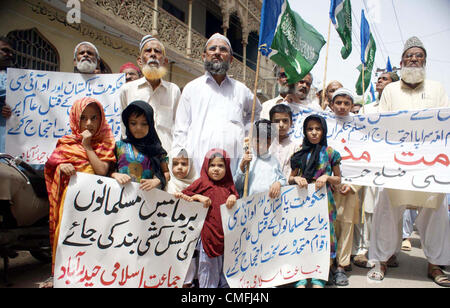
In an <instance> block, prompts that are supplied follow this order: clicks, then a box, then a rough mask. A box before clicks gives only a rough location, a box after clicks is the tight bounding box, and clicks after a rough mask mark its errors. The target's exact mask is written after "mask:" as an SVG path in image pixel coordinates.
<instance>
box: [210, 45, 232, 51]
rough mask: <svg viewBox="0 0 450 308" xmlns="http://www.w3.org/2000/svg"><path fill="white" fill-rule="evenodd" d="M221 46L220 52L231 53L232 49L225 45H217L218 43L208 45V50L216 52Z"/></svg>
mask: <svg viewBox="0 0 450 308" xmlns="http://www.w3.org/2000/svg"><path fill="white" fill-rule="evenodd" d="M217 48H219V51H220V53H230V50H229V49H228V48H227V47H225V46H217V45H213V46H210V47H208V51H210V52H214V51H216V49H217Z"/></svg>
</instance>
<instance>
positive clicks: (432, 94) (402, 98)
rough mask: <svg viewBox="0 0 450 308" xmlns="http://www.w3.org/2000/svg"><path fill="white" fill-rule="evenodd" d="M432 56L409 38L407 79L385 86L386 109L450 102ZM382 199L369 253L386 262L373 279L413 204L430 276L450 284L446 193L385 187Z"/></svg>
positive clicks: (398, 242)
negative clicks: (434, 73) (429, 73)
mask: <svg viewBox="0 0 450 308" xmlns="http://www.w3.org/2000/svg"><path fill="white" fill-rule="evenodd" d="M426 56H427V53H426V49H425V47H424V45H423V43H422V42H421V41H420V40H419V39H418V38H417V37H411V38H409V39H408V40H407V41H406V43H405V47H404V49H403V54H402V60H401V62H400V64H401V68H402V69H401V80H400V81H399V82H393V83H390V84H389V85H387V86H386V87H385V88H384V91H383V96H382V97H381V101H380V106H379V111H380V112H385V111H397V110H420V109H426V108H439V107H449V102H448V97H447V95H446V93H445V91H444V88H443V87H442V85H441V84H440V83H438V82H436V81H431V80H425V64H426ZM376 203H377V204H376V207H375V212H374V217H373V225H372V232H371V240H370V249H369V258H370V259H371V260H373V261H375V262H380V265H379V266H376V267H374V268H373V269H372V270H370V271H369V273H368V274H367V275H368V278H369V279H373V280H381V279H383V278H384V275H385V272H386V261H387V260H388V258H389V257H390V256H392V255H393V254H394V253H396V252H398V251H399V249H400V245H401V243H402V228H401V226H402V224H401V220H402V217H403V212H404V211H405V209H406V206H408V205H410V206H418V207H419V215H418V217H417V220H416V227H417V229H418V232H419V235H420V239H421V244H422V247H423V251H424V254H425V256H426V258H427V260H428V277H429V278H431V279H432V280H433V281H434V282H435V283H437V284H439V285H441V286H445V287H450V280H449V279H448V277H447V276H446V275H445V274H444V273H443V272H442V270H441V269H440V267H439V266H438V265H450V225H449V223H448V217H447V200H446V194H443V193H442V194H439V193H425V192H413V191H404V190H394V189H380V192H379V195H378V198H377V200H376Z"/></svg>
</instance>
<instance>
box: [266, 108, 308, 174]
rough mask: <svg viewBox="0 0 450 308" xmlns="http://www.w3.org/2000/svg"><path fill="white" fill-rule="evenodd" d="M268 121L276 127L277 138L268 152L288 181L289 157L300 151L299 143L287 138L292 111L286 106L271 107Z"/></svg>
mask: <svg viewBox="0 0 450 308" xmlns="http://www.w3.org/2000/svg"><path fill="white" fill-rule="evenodd" d="M269 115H270V121H271V122H272V123H273V124H276V125H277V127H278V138H275V140H274V141H273V142H272V145H271V146H270V148H269V152H270V154H271V155H272V156H274V157H276V158H277V159H278V162H279V163H280V166H281V170H282V172H283V174H284V176H285V177H286V179H289V175H290V174H291V171H292V169H291V156H292V155H294V153H295V152H296V151H298V150H299V149H300V144H301V143H299V142H295V141H293V140H292V139H291V137H290V136H289V131H290V130H291V127H292V110H291V107H289V106H288V105H286V104H278V105H275V106H273V107H272V109H270V112H269Z"/></svg>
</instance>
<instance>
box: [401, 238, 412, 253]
mask: <svg viewBox="0 0 450 308" xmlns="http://www.w3.org/2000/svg"><path fill="white" fill-rule="evenodd" d="M402 250H403V251H411V242H410V241H409V239H407V238H406V239H404V240H403V242H402Z"/></svg>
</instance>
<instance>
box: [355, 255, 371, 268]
mask: <svg viewBox="0 0 450 308" xmlns="http://www.w3.org/2000/svg"><path fill="white" fill-rule="evenodd" d="M368 262H369V260H368V259H367V257H366V255H357V256H356V257H354V258H353V264H355V265H356V266H358V267H362V268H367V267H369V266H367V263H368Z"/></svg>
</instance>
